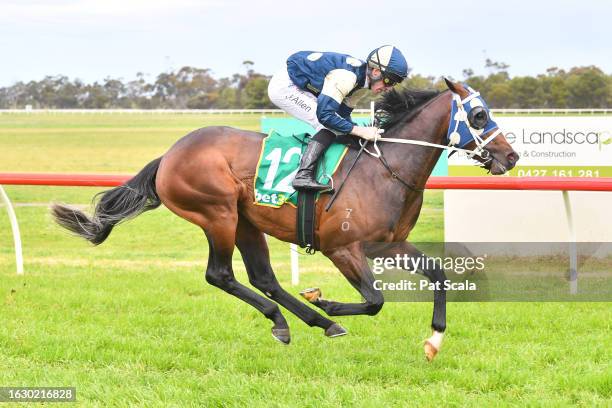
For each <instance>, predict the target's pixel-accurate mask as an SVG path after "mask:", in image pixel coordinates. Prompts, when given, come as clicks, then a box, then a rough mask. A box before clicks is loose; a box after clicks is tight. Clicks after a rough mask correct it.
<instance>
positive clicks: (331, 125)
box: [317, 69, 357, 134]
mask: <svg viewBox="0 0 612 408" xmlns="http://www.w3.org/2000/svg"><path fill="white" fill-rule="evenodd" d="M356 84H357V75H355V73H353V72H351V71H348V70H346V69H334V70H333V71H330V72H329V74H327V76H326V77H325V82H323V89H322V90H321V94H320V95H319V97H318V98H317V119H318V120H319V122H320V123H321V124H322V125H323V126H325V127H326V128H328V129H331V130H335V131H337V132H341V133H344V134H346V133H350V132H351V130H352V129H353V123H352V122H351V121H350V120H347V119H346V115H347V113H348V114H349V115H350V112H347V109H346V108H347V106H346V105H344V104H343V103H342V101H343V100H344V98H345V97H346V96H347V95H348V94H349V92H351V91H352V90H353V89H354V88H355V85H356ZM341 105H342V106H341Z"/></svg>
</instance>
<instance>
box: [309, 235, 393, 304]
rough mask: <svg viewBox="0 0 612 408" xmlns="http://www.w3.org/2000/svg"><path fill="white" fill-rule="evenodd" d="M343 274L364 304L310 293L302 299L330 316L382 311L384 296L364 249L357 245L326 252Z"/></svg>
mask: <svg viewBox="0 0 612 408" xmlns="http://www.w3.org/2000/svg"><path fill="white" fill-rule="evenodd" d="M323 253H324V254H325V256H327V257H328V258H329V259H330V260H331V261H332V262H333V263H334V265H336V267H337V268H338V269H339V270H340V272H342V274H343V275H344V276H345V277H346V279H347V280H348V281H349V282H350V284H351V285H352V286H353V287H354V288H355V289H356V290H357V291H358V292H359V293H360V294H361V296H363V298H364V299H365V302H363V303H341V302H335V301H332V300H327V299H323V298H322V297H321V291H320V290H319V289H318V288H316V289H307V290H305V291H303V292H302V296H303V297H304V298H306V300H308V301H309V302H310V303H312V304H313V305H315V306H317V307H320V308H321V309H323V310H324V311H325V312H326V313H327V314H328V315H330V316H346V315H371V316H373V315H375V314H377V313H378V312H379V311H380V309H382V307H383V303H384V299H383V295H382V292H381V291H380V290H379V289H375V288H374V276H373V274H372V271H371V270H370V266H369V265H368V262H367V259H366V256H365V253H364V252H363V248H362V245H361V244H360V243H359V242H354V243H352V244H350V245H347V246H344V247H340V248H335V249H333V250H331V251H323Z"/></svg>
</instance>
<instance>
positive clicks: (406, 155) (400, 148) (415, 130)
mask: <svg viewBox="0 0 612 408" xmlns="http://www.w3.org/2000/svg"><path fill="white" fill-rule="evenodd" d="M449 97H450V93H448V92H446V93H443V94H441V95H439V96H437V97H435V98H434V99H433V100H432V101H431V102H429V103H427V104H426V105H425V106H424V107H423V108H421V110H420V111H419V112H417V113H416V116H415V117H414V118H413V119H412V120H411V121H410V122H408V123H402V124H398V126H399V128H398V129H397V130H396V131H394V132H393V134H392V135H389V137H395V138H398V139H413V140H421V141H424V142H429V143H435V144H444V141H445V137H446V133H447V131H448V122H449V117H450V101H449ZM385 136H386V135H385ZM383 154H384V155H385V157H386V158H387V161H388V162H389V164H390V165H391V167H392V168H393V170H394V171H395V172H397V173H398V174H399V175H400V176H401V177H402V178H403V179H404V180H406V181H409V182H410V183H411V184H412V185H414V186H415V187H417V188H422V187H423V186H424V185H425V182H426V181H427V179H428V178H429V176H430V174H431V172H432V171H433V169H434V167H435V165H436V162H437V161H438V159H439V158H440V155H441V154H442V149H438V148H434V147H425V146H419V145H410V144H396V143H388V144H386V145H385V146H383Z"/></svg>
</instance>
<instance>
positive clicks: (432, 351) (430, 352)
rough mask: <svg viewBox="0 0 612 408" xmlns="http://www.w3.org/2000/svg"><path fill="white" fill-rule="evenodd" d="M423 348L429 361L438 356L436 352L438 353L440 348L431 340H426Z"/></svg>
mask: <svg viewBox="0 0 612 408" xmlns="http://www.w3.org/2000/svg"><path fill="white" fill-rule="evenodd" d="M423 348H424V349H425V358H426V359H427V361H429V362H431V361H433V359H434V357H436V354H438V349H437V348H435V347H434V345H433V344H431V343H430V342H429V341H425V345H424V346H423Z"/></svg>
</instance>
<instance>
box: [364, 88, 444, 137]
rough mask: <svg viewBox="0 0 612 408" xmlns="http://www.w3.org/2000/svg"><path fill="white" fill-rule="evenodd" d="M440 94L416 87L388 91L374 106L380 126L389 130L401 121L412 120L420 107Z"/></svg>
mask: <svg viewBox="0 0 612 408" xmlns="http://www.w3.org/2000/svg"><path fill="white" fill-rule="evenodd" d="M440 94H441V92H438V91H419V90H415V89H404V90H400V91H398V90H395V89H392V90H390V91H388V92H386V93H385V94H384V96H383V97H382V98H381V99H380V100H379V101H377V102H376V104H375V106H374V109H375V112H376V119H377V120H378V126H379V127H381V128H382V129H385V130H388V129H391V128H392V127H393V126H395V125H396V124H398V123H400V122H408V121H410V120H411V119H412V117H413V116H414V114H415V113H417V112H418V111H419V109H418V108H419V107H421V106H423V105H424V104H425V103H426V102H428V101H430V100H431V99H433V98H435V97H436V96H438V95H440Z"/></svg>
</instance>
